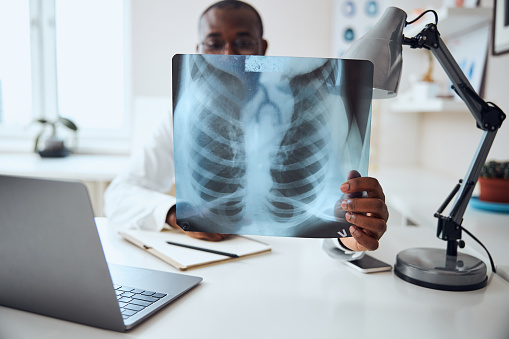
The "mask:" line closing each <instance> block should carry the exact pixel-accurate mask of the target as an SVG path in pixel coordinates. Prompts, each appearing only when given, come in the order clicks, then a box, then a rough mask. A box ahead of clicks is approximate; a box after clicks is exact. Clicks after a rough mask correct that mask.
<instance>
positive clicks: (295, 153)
mask: <svg viewBox="0 0 509 339" xmlns="http://www.w3.org/2000/svg"><path fill="white" fill-rule="evenodd" d="M336 71H337V69H335V68H334V64H333V63H332V62H330V61H328V62H326V63H325V64H324V65H322V66H320V67H318V68H317V69H315V70H313V71H311V72H309V73H305V74H300V75H297V76H295V77H293V78H292V79H291V80H290V88H291V91H292V94H293V96H294V98H295V103H294V109H293V114H292V117H291V124H290V127H289V129H288V131H287V132H286V133H285V135H284V138H283V140H282V142H281V145H280V147H279V150H278V151H277V155H276V156H275V157H274V161H273V163H272V164H271V169H270V171H271V176H272V178H273V185H272V188H271V190H270V192H269V194H268V202H269V204H267V206H268V209H269V211H270V213H271V215H272V216H273V218H274V219H275V220H277V221H279V222H286V221H288V220H293V221H294V222H299V221H302V220H299V219H302V218H298V216H302V217H304V218H305V217H309V213H308V212H307V211H308V210H309V204H310V203H312V202H313V201H314V200H315V199H316V197H317V193H318V192H320V190H322V189H323V185H324V178H325V175H326V170H327V166H326V165H327V162H328V160H329V150H328V149H327V145H328V144H329V143H328V141H329V139H330V130H329V129H328V128H327V125H326V124H327V122H328V121H329V119H328V117H327V115H328V114H330V112H329V109H330V108H329V106H328V105H326V104H325V103H324V102H326V101H327V100H326V97H327V95H328V94H329V93H328V88H327V84H334V83H335V72H336ZM306 214H307V215H306Z"/></svg>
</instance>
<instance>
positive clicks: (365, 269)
mask: <svg viewBox="0 0 509 339" xmlns="http://www.w3.org/2000/svg"><path fill="white" fill-rule="evenodd" d="M345 264H346V265H347V266H350V267H352V268H354V269H356V270H358V271H360V272H362V273H374V272H384V271H390V270H391V269H392V266H391V265H390V264H388V263H386V262H383V261H382V260H378V259H376V258H373V257H372V256H370V255H368V254H364V256H363V257H362V258H360V259H356V260H352V261H345Z"/></svg>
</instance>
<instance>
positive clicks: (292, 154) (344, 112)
mask: <svg viewBox="0 0 509 339" xmlns="http://www.w3.org/2000/svg"><path fill="white" fill-rule="evenodd" d="M372 83H373V65H372V64H371V63H370V62H369V61H362V60H341V59H319V58H293V57H268V56H231V55H176V56H174V58H173V128H174V153H175V184H176V186H175V189H176V190H175V191H176V197H177V207H176V209H177V223H178V224H179V225H180V226H181V227H182V228H184V229H185V230H189V231H201V232H213V233H225V234H245V235H248V234H252V235H273V236H291V237H318V238H329V237H342V236H349V235H350V234H349V231H348V228H349V226H350V224H349V223H348V222H347V221H346V220H345V218H344V213H341V211H338V210H337V209H336V212H335V206H336V204H338V203H339V204H340V201H341V199H344V197H342V193H341V191H340V185H341V184H342V183H343V182H344V181H346V178H347V175H348V172H349V171H350V170H352V169H354V170H358V171H359V172H360V173H361V174H362V175H367V169H368V156H369V136H370V120H371V98H372Z"/></svg>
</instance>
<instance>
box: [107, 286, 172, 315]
mask: <svg viewBox="0 0 509 339" xmlns="http://www.w3.org/2000/svg"><path fill="white" fill-rule="evenodd" d="M113 287H114V288H115V294H116V295H117V300H118V304H119V305H120V311H121V312H122V317H123V318H124V319H127V318H129V317H132V316H133V315H135V314H136V313H138V312H139V311H141V310H144V309H145V308H146V307H148V306H150V305H152V304H153V303H155V302H157V301H159V300H160V299H161V298H163V297H165V296H166V294H164V293H158V292H153V291H146V290H141V289H139V288H134V287H129V286H121V285H113Z"/></svg>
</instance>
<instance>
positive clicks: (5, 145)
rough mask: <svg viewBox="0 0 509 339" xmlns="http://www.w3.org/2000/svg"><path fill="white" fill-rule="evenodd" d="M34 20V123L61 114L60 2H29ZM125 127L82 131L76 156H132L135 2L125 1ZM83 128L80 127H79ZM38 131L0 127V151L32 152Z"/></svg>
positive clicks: (32, 32)
mask: <svg viewBox="0 0 509 339" xmlns="http://www.w3.org/2000/svg"><path fill="white" fill-rule="evenodd" d="M27 1H28V2H29V9H30V10H29V12H30V13H29V21H30V60H31V68H32V70H31V77H32V84H31V85H32V98H30V100H32V116H31V119H32V121H35V120H36V119H39V118H45V119H49V120H53V119H55V118H56V116H57V112H58V87H57V50H56V48H57V44H56V27H55V15H56V11H55V8H56V6H55V1H56V0H27ZM122 2H123V36H124V38H123V44H124V47H123V50H124V51H123V52H124V53H123V54H124V126H123V127H122V128H118V129H100V128H80V129H79V131H78V147H77V149H76V151H75V152H76V153H94V154H129V153H130V146H131V139H132V134H133V119H134V114H133V109H132V108H133V104H132V101H133V100H132V72H131V69H132V62H131V36H132V35H131V1H130V0H123V1H122ZM78 127H80V126H78ZM37 131H38V129H37V128H36V127H34V126H33V124H30V126H25V127H12V126H8V125H7V126H6V125H1V124H0V152H23V153H26V152H31V151H32V149H33V143H34V139H35V135H36V134H37Z"/></svg>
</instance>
